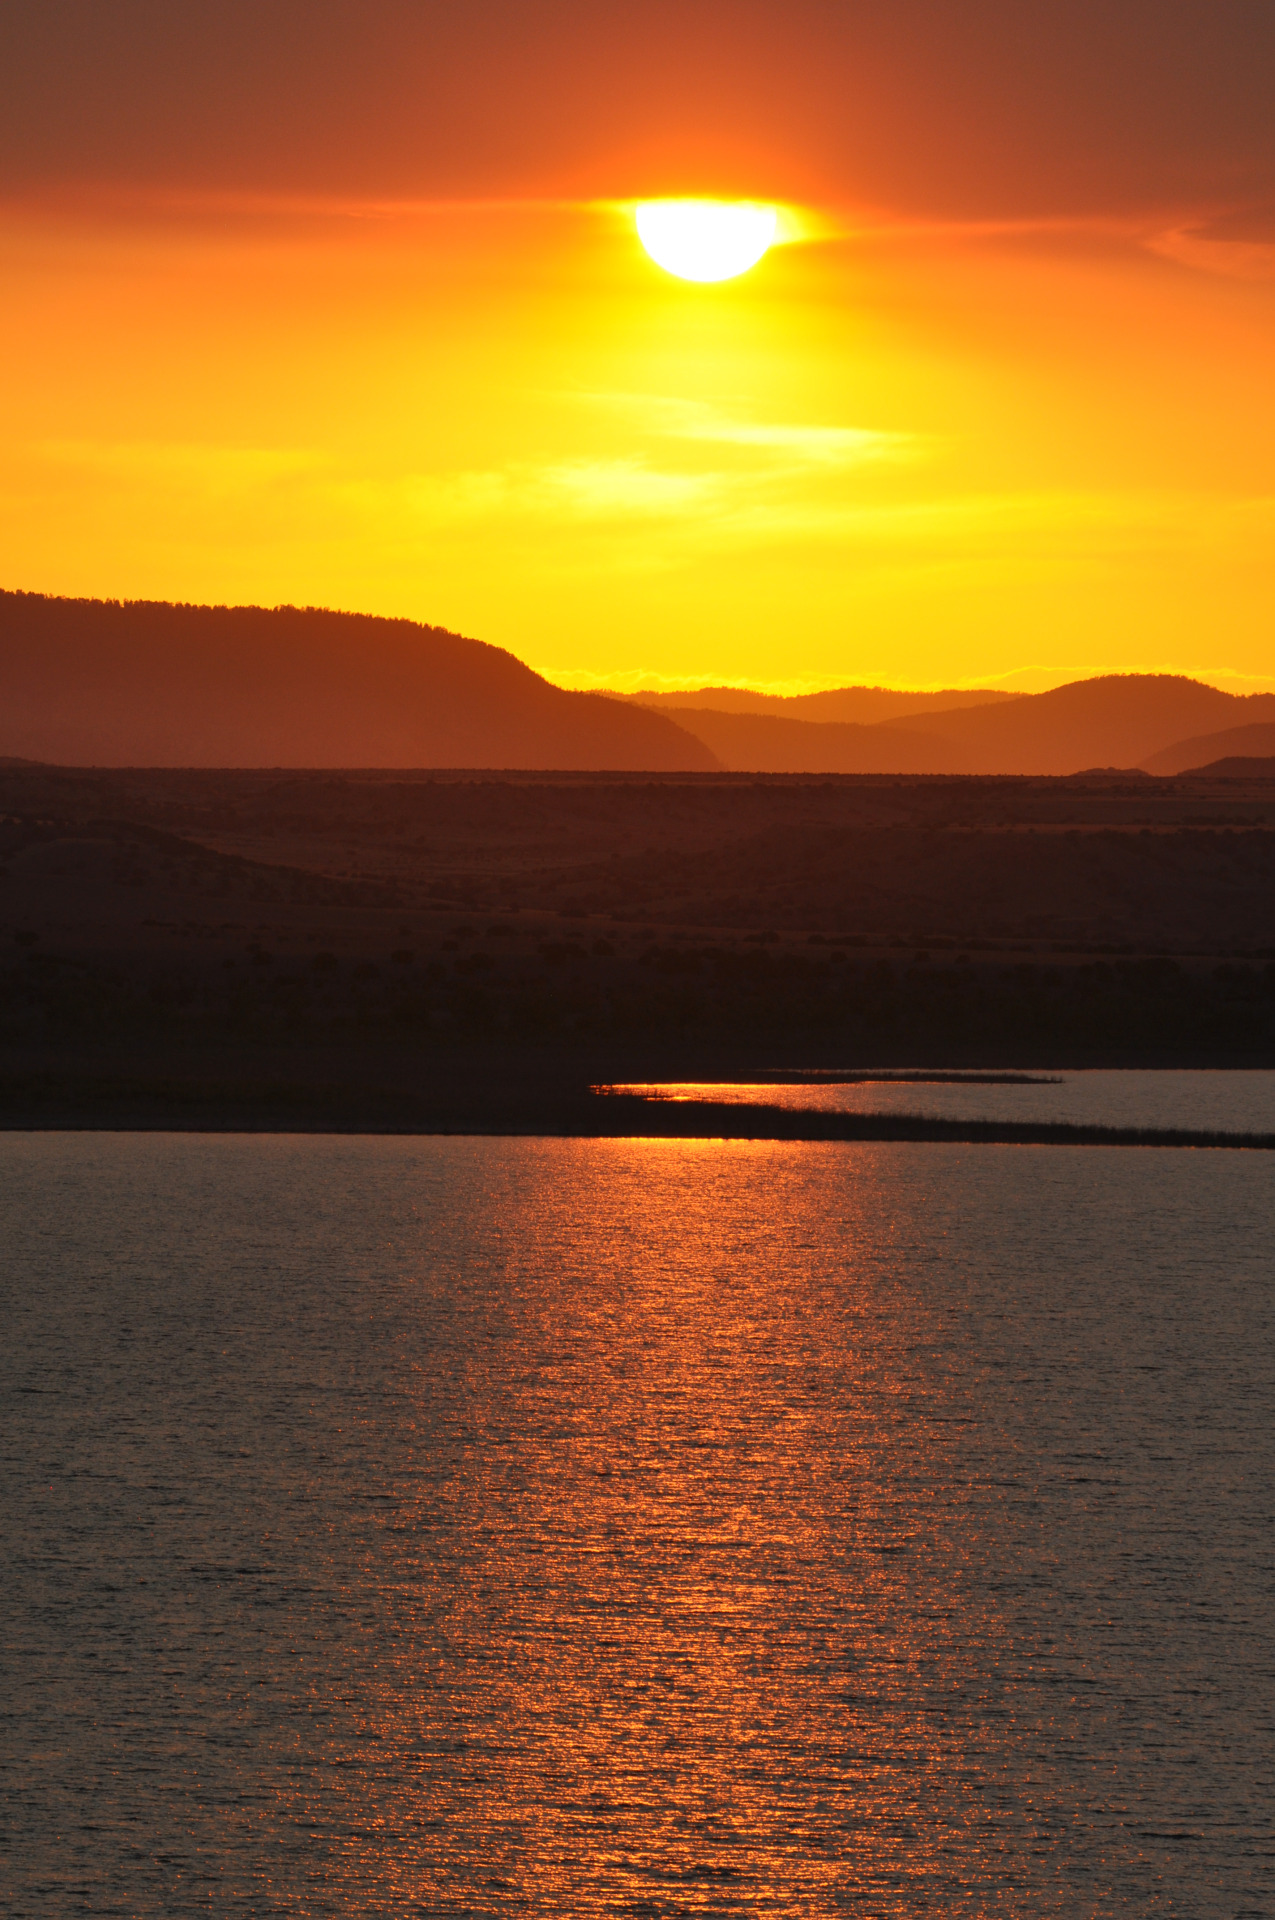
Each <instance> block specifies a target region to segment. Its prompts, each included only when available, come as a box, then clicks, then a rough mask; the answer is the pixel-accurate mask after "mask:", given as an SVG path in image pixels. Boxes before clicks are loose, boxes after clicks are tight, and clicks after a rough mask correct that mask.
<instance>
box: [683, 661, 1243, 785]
mask: <svg viewBox="0 0 1275 1920" xmlns="http://www.w3.org/2000/svg"><path fill="white" fill-rule="evenodd" d="M664 711H665V712H666V713H669V714H670V715H671V717H673V718H675V719H677V721H678V722H679V723H680V724H681V725H682V726H683V727H685V728H686V730H687V731H688V732H693V733H696V734H698V735H699V737H700V738H701V739H702V740H704V741H706V742H707V744H708V745H709V746H710V747H711V748H712V749H713V751H714V753H716V754H717V756H718V758H719V759H720V760H721V762H722V764H723V765H724V766H725V767H728V768H730V769H732V770H735V771H739V772H763V771H765V772H776V773H781V772H782V773H789V772H793V773H796V772H808V773H814V772H823V773H978V774H1071V773H1076V772H1079V771H1080V770H1081V769H1084V768H1092V767H1138V766H1140V767H1143V768H1145V769H1147V770H1148V771H1150V772H1154V773H1170V772H1176V771H1178V770H1179V769H1180V768H1182V767H1186V766H1188V765H1189V766H1198V765H1200V764H1201V762H1202V761H1204V760H1207V759H1210V758H1216V757H1217V756H1218V755H1219V754H1220V753H1222V752H1225V751H1226V749H1227V747H1228V746H1229V747H1230V748H1231V751H1236V750H1239V749H1240V748H1241V746H1242V744H1243V743H1242V740H1241V737H1240V736H1244V737H1245V739H1247V737H1248V735H1250V734H1258V733H1261V732H1262V728H1261V727H1260V726H1259V727H1253V726H1248V727H1245V726H1242V725H1238V724H1237V723H1239V722H1242V721H1253V720H1256V719H1257V717H1258V716H1259V715H1260V716H1261V719H1262V720H1263V721H1265V720H1266V719H1268V718H1269V719H1270V720H1271V721H1272V722H1275V694H1268V693H1267V694H1249V695H1247V696H1243V695H1237V694H1231V693H1222V692H1220V691H1219V690H1218V689H1217V688H1216V687H1209V686H1205V685H1204V684H1203V683H1202V682H1201V681H1198V680H1189V679H1187V678H1186V677H1185V676H1183V675H1181V674H1108V675H1104V676H1102V677H1101V678H1098V679H1093V680H1076V681H1072V682H1071V683H1070V684H1069V685H1067V686H1063V687H1054V688H1053V689H1051V691H1050V692H1048V693H1034V694H1022V695H1019V696H1018V697H1016V698H1013V699H1009V700H998V701H995V702H991V703H987V704H984V705H980V706H977V707H966V708H960V709H956V708H950V709H947V710H945V711H943V712H941V713H934V712H931V713H919V712H913V713H910V714H903V715H899V716H898V717H896V718H895V719H893V720H892V721H890V722H889V724H888V725H875V726H851V725H837V724H833V723H828V722H824V723H821V724H816V723H812V722H810V721H802V720H794V719H778V718H774V717H771V716H763V715H740V714H727V713H711V712H707V711H702V710H700V709H697V708H691V707H674V708H668V707H666V708H665V709H664ZM1223 721H1229V722H1230V723H1231V725H1230V728H1229V729H1228V730H1227V731H1226V732H1225V733H1224V734H1210V735H1208V736H1207V737H1205V738H1200V737H1199V736H1200V735H1201V734H1202V733H1203V730H1204V728H1205V727H1207V726H1208V725H1209V724H1210V723H1212V724H1213V725H1214V726H1216V725H1218V723H1219V722H1223ZM1187 734H1190V735H1192V736H1193V737H1192V738H1190V739H1184V738H1183V736H1184V735H1187ZM1175 743H1180V745H1179V744H1175ZM1264 743H1265V742H1264V741H1259V740H1257V739H1254V740H1253V742H1252V746H1253V748H1255V749H1257V750H1258V751H1260V750H1261V748H1262V745H1263V744H1264ZM1269 743H1270V744H1271V745H1275V726H1273V727H1272V729H1271V731H1270V734H1269ZM1165 749H1169V750H1170V758H1171V760H1172V764H1169V762H1168V761H1165V763H1164V764H1161V761H1162V759H1164V750H1165ZM1183 754H1185V755H1186V757H1185V758H1184V757H1182V756H1183ZM1157 756H1159V757H1157ZM1173 756H1177V757H1176V758H1173Z"/></svg>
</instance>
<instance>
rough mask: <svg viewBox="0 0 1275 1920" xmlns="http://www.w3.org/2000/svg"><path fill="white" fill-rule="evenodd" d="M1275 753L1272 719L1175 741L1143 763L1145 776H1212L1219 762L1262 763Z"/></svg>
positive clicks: (1273, 722) (1274, 729)
mask: <svg viewBox="0 0 1275 1920" xmlns="http://www.w3.org/2000/svg"><path fill="white" fill-rule="evenodd" d="M1272 754H1275V718H1272V719H1271V720H1267V721H1258V722H1256V723H1254V724H1251V725H1249V726H1246V727H1226V728H1224V729H1223V731H1222V732H1221V733H1205V734H1199V735H1197V736H1196V737H1195V738H1194V739H1189V740H1176V741H1175V742H1174V743H1173V745H1172V746H1171V747H1166V748H1165V749H1164V750H1163V751H1162V752H1160V753H1153V754H1152V755H1151V756H1150V758H1149V759H1147V760H1146V761H1144V763H1143V764H1144V765H1145V767H1146V770H1147V772H1148V773H1161V774H1166V773H1199V772H1202V771H1204V770H1206V769H1207V771H1208V772H1210V773H1212V772H1213V771H1214V770H1215V769H1214V762H1216V761H1218V760H1236V759H1243V760H1250V761H1252V760H1263V759H1267V758H1269V756H1271V755H1272Z"/></svg>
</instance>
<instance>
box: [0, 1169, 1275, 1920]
mask: <svg viewBox="0 0 1275 1920" xmlns="http://www.w3.org/2000/svg"><path fill="white" fill-rule="evenodd" d="M1272 1177H1273V1176H1272V1170H1271V1167H1270V1159H1269V1156H1266V1155H1258V1154H1251V1155H1244V1154H1238V1153H1230V1154H1212V1155H1209V1154H1183V1153H1179V1154H1173V1153H1167V1152H1161V1153H1156V1152H1135V1151H1105V1150H1101V1149H1094V1150H1087V1151H1085V1150H1077V1149H1061V1150H1050V1149H1026V1150H1019V1149H1013V1148H996V1147H983V1148H970V1147H939V1146H912V1147H909V1146H898V1145H895V1146H890V1145H881V1146H870V1145H854V1146H851V1145H837V1144H826V1145H781V1144H765V1143H753V1144H749V1143H741V1142H735V1143H721V1142H711V1141H704V1142H678V1141H639V1140H611V1141H568V1140H560V1141H555V1140H496V1139H453V1140H430V1139H410V1138H402V1139H375V1138H363V1139H357V1138H356V1139H340V1138H324V1137H309V1138H287V1137H257V1138H243V1139H235V1138H233V1137H221V1138H218V1137H216V1136H207V1137H203V1138H197V1137H194V1136H145V1135H135V1136H127V1135H98V1136H91V1135H87V1136H73V1135H61V1136H59V1135H44V1136H40V1135H31V1136H12V1137H11V1138H10V1141H9V1143H8V1145H7V1147H6V1153H5V1156H4V1158H3V1161H2V1162H0V1203H2V1204H3V1206H4V1209H5V1219H6V1249H7V1267H6V1273H7V1275H8V1280H7V1283H6V1293H5V1309H6V1342H5V1347H4V1351H3V1354H0V1385H3V1386H4V1388H5V1390H6V1393H7V1395H8V1396H9V1397H8V1400H7V1404H8V1405H9V1406H10V1407H11V1408H13V1409H14V1410H15V1414H14V1419H13V1422H12V1424H11V1426H10V1428H9V1431H8V1436H7V1440H8V1444H7V1449H6V1471H5V1474H4V1476H3V1477H2V1478H0V1525H2V1526H3V1528H4V1533H5V1538H6V1540H7V1541H8V1542H9V1543H10V1545H11V1555H10V1558H11V1578H10V1580H9V1581H8V1582H7V1585H6V1590H5V1594H4V1597H3V1599H0V1607H2V1608H3V1609H4V1614H5V1617H4V1620H3V1622H2V1623H0V1624H3V1628H4V1631H5V1633H6V1636H7V1639H8V1642H9V1644H11V1645H14V1646H17V1647H20V1649H21V1654H22V1657H21V1660H20V1661H19V1662H17V1663H15V1665H14V1668H13V1671H12V1674H11V1682H12V1684H11V1687H10V1714H11V1718H10V1721H9V1750H10V1755H11V1758H12V1761H13V1765H12V1767H11V1770H10V1771H9V1773H8V1774H7V1775H6V1776H5V1778H4V1780H3V1781H2V1782H0V1797H3V1800H4V1813H5V1826H6V1831H7V1832H8V1834H9V1836H10V1842H11V1845H10V1856H11V1860H10V1868H9V1871H10V1874H11V1886H12V1887H13V1889H14V1893H13V1899H14V1903H15V1910H17V1911H21V1912H23V1913H25V1914H32V1915H38V1916H41V1920H43V1916H45V1915H49V1916H52V1915H54V1914H58V1915H60V1914H62V1913H65V1912H67V1911H70V1910H72V1908H73V1907H74V1908H75V1909H76V1910H79V1909H80V1908H84V1910H95V1911H98V1910H100V1911H110V1910H114V1911H125V1912H128V1913H129V1914H131V1915H139V1916H151V1915H155V1916H158V1915H161V1914H162V1915H164V1916H166V1917H167V1916H171V1915H186V1914H195V1913H204V1912H207V1911H210V1910H211V1911H216V1912H219V1913H228V1914H229V1913H252V1914H262V1913H276V1912H277V1913H306V1914H316V1915H328V1914H331V1915H343V1916H345V1915H349V1914H352V1913H358V1914H371V1915H390V1914H393V1915H399V1914H407V1913H419V1914H428V1915H431V1916H433V1915H456V1916H459V1915H462V1914H467V1915H473V1914H479V1915H484V1916H488V1915H490V1916H503V1915H506V1914H510V1915H513V1914H519V1913H530V1914H536V1915H540V1914H544V1915H550V1914H553V1915H557V1914H563V1913H570V1914H582V1915H609V1914H617V1915H618V1914H629V1915H633V1914H643V1915H673V1914H698V1913H705V1914H708V1913H715V1914H746V1913H747V1914H761V1913H767V1914H784V1915H790V1914H810V1915H832V1914H835V1913H840V1912H845V1911H862V1912H865V1913H871V1914H874V1915H884V1916H890V1917H891V1920H905V1917H906V1920H912V1917H913V1916H915V1915H917V1914H919V1913H931V1912H932V1913H942V1914H943V1915H945V1916H946V1915H956V1916H962V1917H965V1916H968V1917H969V1920H973V1917H974V1916H982V1915H985V1914H989V1913H1014V1914H1023V1915H1030V1916H1032V1917H1033V1920H1035V1916H1044V1915H1057V1916H1059V1917H1060V1920H1071V1916H1079V1915H1090V1914H1093V1913H1099V1912H1101V1913H1108V1912H1112V1913H1114V1912H1130V1913H1133V1912H1137V1913H1138V1914H1140V1915H1141V1914H1149V1915H1166V1916H1168V1915H1185V1914H1188V1913H1189V1914H1190V1915H1191V1916H1192V1920H1196V1917H1197V1916H1199V1917H1201V1920H1222V1916H1224V1915H1225V1916H1227V1920H1234V1915H1235V1913H1236V1912H1239V1911H1261V1910H1264V1909H1265V1908H1266V1907H1268V1906H1269V1905H1270V1904H1271V1903H1272V1897H1273V1896H1275V1884H1273V1882H1272V1860H1273V1859H1275V1847H1273V1845H1272V1839H1273V1836H1272V1827H1271V1817H1270V1802H1269V1796H1267V1795H1266V1794H1265V1793H1264V1791H1263V1790H1262V1782H1263V1780H1264V1779H1265V1774H1266V1769H1267V1764H1268V1758H1269V1725H1270V1716H1271V1709H1272V1698H1271V1680H1270V1662H1269V1645H1270V1635H1271V1632H1272V1629H1273V1628H1275V1618H1273V1617H1272V1603H1271V1592H1270V1583H1269V1577H1268V1570H1269V1540H1268V1517H1269V1488H1270V1485H1271V1484H1272V1480H1273V1479H1275V1453H1273V1451H1272V1433H1275V1420H1272V1417H1271V1416H1272V1412H1273V1411H1275V1362H1273V1361H1272V1352H1273V1351H1275V1346H1273V1343H1272V1342H1271V1339H1270V1333H1271V1305H1270V1291H1269V1278H1270V1268H1269V1219H1270V1209H1271V1204H1272V1201H1273V1200H1275V1191H1273V1189H1272ZM68 1754H71V1755H74V1764H73V1766H68V1764H67V1755H68Z"/></svg>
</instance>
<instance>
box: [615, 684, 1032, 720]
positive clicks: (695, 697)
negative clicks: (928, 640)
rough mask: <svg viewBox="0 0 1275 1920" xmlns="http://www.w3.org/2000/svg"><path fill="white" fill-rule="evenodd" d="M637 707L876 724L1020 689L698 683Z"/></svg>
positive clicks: (643, 696)
mask: <svg viewBox="0 0 1275 1920" xmlns="http://www.w3.org/2000/svg"><path fill="white" fill-rule="evenodd" d="M632 698H633V700H634V701H635V702H636V704H637V705H639V706H643V707H656V708H658V709H660V710H661V711H663V712H671V711H673V710H675V709H677V708H679V707H696V708H702V707H708V708H711V709H712V711H713V712H715V713H766V714H770V715H772V716H773V717H774V718H775V719H777V720H816V721H834V720H835V721H848V722H851V723H853V724H855V725H859V726H876V725H878V724H880V723H882V722H888V721H891V720H897V719H899V718H901V717H903V716H905V715H911V714H916V713H949V712H953V711H954V710H956V709H957V708H960V707H982V706H988V705H991V704H993V703H995V702H998V701H1003V700H1021V699H1022V698H1023V696H1022V695H1021V694H1018V693H997V692H989V691H988V690H987V689H986V688H984V689H982V690H981V691H978V692H971V691H970V690H969V688H963V689H962V688H957V687H951V688H948V689H947V691H946V692H939V693H901V692H900V691H899V690H898V689H897V688H894V687H830V688H828V689H827V690H826V691H824V692H822V693H796V694H777V693H755V692H754V691H753V690H752V688H751V687H700V688H698V689H697V690H696V691H695V692H694V693H638V694H634V695H633V696H632Z"/></svg>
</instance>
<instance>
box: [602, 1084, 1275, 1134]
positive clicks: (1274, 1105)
mask: <svg viewBox="0 0 1275 1920" xmlns="http://www.w3.org/2000/svg"><path fill="white" fill-rule="evenodd" d="M614 1091H615V1092H617V1093H641V1094H647V1095H650V1096H655V1097H658V1098H660V1099H664V1100H726V1101H730V1102H731V1103H733V1104H734V1103H739V1104H743V1105H747V1106H754V1105H757V1104H759V1103H760V1104H764V1105H768V1106H777V1107H797V1108H803V1107H805V1108H814V1109H817V1110H821V1111H824V1112H831V1113H907V1114H924V1115H926V1116H927V1117H931V1118H937V1119H943V1120H1022V1121H1057V1122H1062V1123H1066V1124H1070V1125H1073V1126H1101V1127H1167V1128H1174V1127H1181V1128H1186V1129H1190V1130H1195V1131H1199V1132H1209V1133H1213V1132H1216V1133H1275V1073H1272V1072H1271V1071H1270V1070H1269V1068H1254V1069H1252V1070H1251V1071H1244V1070H1239V1071H1237V1070H1233V1069H1209V1068H1200V1069H1192V1070H1188V1071H1178V1070H1165V1071H1159V1072H1145V1071H1137V1070H1131V1069H1123V1068H1122V1069H1116V1070H1109V1069H1098V1068H1094V1069H1089V1070H1086V1071H1083V1072H1074V1071H1067V1072H1060V1073H1041V1074H1039V1075H1030V1076H1029V1075H1023V1076H1021V1077H1019V1078H1016V1079H1015V1078H1010V1077H1008V1076H1001V1077H999V1078H995V1077H992V1076H990V1075H989V1076H988V1077H986V1078H980V1077H978V1076H976V1075H973V1074H971V1075H969V1076H968V1077H960V1076H957V1075H955V1074H948V1075H946V1076H945V1077H944V1078H943V1079H941V1080H939V1079H936V1080H928V1079H926V1078H925V1077H924V1073H923V1070H918V1071H917V1072H916V1073H914V1074H909V1075H908V1077H907V1078H906V1079H905V1078H903V1077H902V1076H897V1077H889V1076H878V1077H877V1078H873V1077H872V1076H871V1075H870V1074H867V1073H865V1074H861V1075H856V1077H855V1078H854V1079H852V1080H844V1081H842V1080H837V1079H835V1078H832V1077H829V1076H827V1075H825V1074H822V1073H821V1074H819V1075H817V1076H815V1075H803V1074H802V1073H801V1072H800V1071H797V1072H794V1073H793V1074H791V1075H790V1076H789V1075H785V1074H784V1072H783V1070H782V1069H776V1070H775V1072H774V1073H772V1074H769V1075H768V1076H767V1077H766V1078H765V1079H764V1080H756V1081H741V1082H718V1081H694V1080H686V1081H668V1082H660V1083H654V1082H652V1083H649V1084H641V1085H638V1084H632V1085H627V1086H620V1087H616V1088H615V1089H614Z"/></svg>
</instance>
